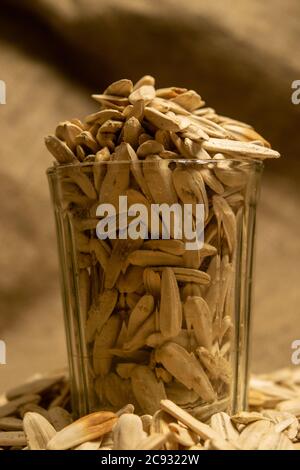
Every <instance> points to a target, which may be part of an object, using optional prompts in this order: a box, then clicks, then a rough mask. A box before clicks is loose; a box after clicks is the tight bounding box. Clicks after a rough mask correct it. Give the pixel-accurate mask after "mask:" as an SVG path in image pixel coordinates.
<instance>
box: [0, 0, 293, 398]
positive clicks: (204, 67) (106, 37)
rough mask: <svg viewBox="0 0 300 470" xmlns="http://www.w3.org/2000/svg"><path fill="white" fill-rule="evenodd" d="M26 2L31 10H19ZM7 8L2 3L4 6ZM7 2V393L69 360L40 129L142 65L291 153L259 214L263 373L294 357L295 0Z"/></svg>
mask: <svg viewBox="0 0 300 470" xmlns="http://www.w3.org/2000/svg"><path fill="white" fill-rule="evenodd" d="M20 3H21V4H22V9H20V6H19V5H20ZM6 4H7V6H6V7H5V5H6ZM180 5H181V2H180V1H175V0H172V1H171V0H169V1H167V0H160V1H156V0H154V1H147V2H146V1H144V0H140V1H137V0H130V1H123V2H122V1H116V0H114V1H112V0H109V1H108V0H106V1H104V0H103V1H101V2H98V1H96V0H95V1H93V0H85V1H83V0H81V1H75V0H74V1H72V0H63V1H60V2H57V1H54V0H53V1H51V0H38V1H34V2H30V1H23V2H17V1H11V0H10V1H9V2H8V1H7V2H3V6H2V11H1V18H0V79H2V80H5V81H6V84H7V104H6V105H3V106H0V123H1V125H0V155H1V166H0V192H1V194H0V223H1V225H0V227H1V231H0V243H1V245H0V246H1V250H0V266H1V270H0V308H1V317H0V339H4V340H5V341H6V343H7V359H8V364H7V365H6V366H0V390H1V389H6V388H8V387H9V386H11V385H12V384H13V383H16V382H19V381H22V380H23V379H24V378H26V377H27V376H28V375H29V374H31V373H34V372H36V371H42V370H44V369H52V368H57V367H60V366H61V365H63V364H64V363H65V360H66V354H65V344H64V329H63V319H62V308H61V302H60V295H59V285H58V266H57V256H56V245H55V235H54V224H53V218H52V213H51V208H50V203H49V196H48V187H47V182H46V177H45V169H46V167H47V166H49V165H50V164H51V158H50V157H49V156H48V155H47V153H46V152H45V150H44V146H43V136H44V135H46V134H48V133H49V132H51V131H52V129H53V128H54V126H55V124H56V123H57V122H58V121H59V120H63V119H65V118H69V117H70V118H71V117H74V116H76V115H79V116H81V115H84V114H87V113H89V112H92V111H93V110H94V109H95V105H94V104H93V102H92V101H91V100H90V99H89V94H90V93H91V92H92V91H100V90H101V89H102V88H103V87H105V86H106V85H107V84H108V83H109V82H110V81H112V80H114V79H118V78H120V77H125V76H126V77H129V78H132V79H133V80H134V79H137V78H138V77H139V76H140V75H142V74H144V73H151V74H154V75H155V76H157V77H158V84H159V85H161V86H168V85H173V84H176V85H179V86H180V85H185V86H189V87H192V88H195V89H197V90H198V91H199V92H200V93H201V95H202V96H203V97H204V99H206V100H207V102H208V104H209V105H212V106H214V107H216V108H217V109H218V111H219V112H220V113H224V114H228V115H231V116H233V117H237V118H241V119H244V120H248V121H249V122H251V123H253V124H254V125H255V126H256V128H257V129H258V130H259V131H261V132H263V133H264V135H265V136H266V137H267V138H269V139H270V140H271V141H272V143H273V146H274V147H275V148H278V149H279V150H280V151H281V152H282V154H283V159H282V160H281V161H276V162H270V163H268V165H267V168H266V171H265V174H264V179H263V189H262V194H261V204H260V208H259V214H258V233H257V257H256V283H255V303H254V311H253V313H254V328H253V341H252V345H253V347H252V352H253V354H252V356H253V362H252V364H253V369H254V370H259V371H262V370H267V369H273V368H275V367H281V366H288V365H290V355H291V349H290V345H291V342H292V340H294V339H296V338H300V321H299V304H300V302H299V300H300V293H299V280H300V263H299V256H300V237H299V230H300V218H299V189H298V187H299V175H300V170H299V168H300V164H299V161H300V160H299V115H300V105H299V106H298V107H297V106H294V105H292V104H291V100H290V96H291V82H292V81H293V80H295V79H300V70H299V69H300V62H299V53H298V52H297V45H298V44H299V40H300V25H299V21H298V20H297V18H299V14H300V5H299V2H298V1H296V0H287V1H286V2H282V1H279V0H272V1H270V0H269V1H266V2H261V1H259V0H240V1H239V2H233V1H229V0H222V2H219V1H215V2H212V1H208V0H207V1H206V0H205V1H201V2H198V1H197V0H193V1H192V0H191V1H187V2H184V5H185V6H184V10H182V7H181V6H180Z"/></svg>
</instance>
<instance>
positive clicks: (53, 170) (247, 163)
mask: <svg viewBox="0 0 300 470" xmlns="http://www.w3.org/2000/svg"><path fill="white" fill-rule="evenodd" d="M162 162H164V163H167V164H170V163H180V164H193V165H195V164H201V165H203V166H207V165H208V164H215V165H217V164H218V163H225V162H226V163H227V162H228V163H230V164H231V165H233V167H235V166H239V167H240V166H242V167H246V168H260V169H262V168H263V166H264V162H263V160H255V159H251V158H224V160H215V159H214V158H210V159H205V160H198V159H196V158H171V159H168V158H161V159H160V160H157V161H154V162H153V161H151V162H150V161H146V160H136V161H129V160H120V161H115V160H107V161H103V162H95V161H91V162H79V161H78V162H75V163H73V162H72V163H62V164H60V163H58V164H57V163H56V162H55V161H54V162H53V165H52V166H50V167H48V168H47V169H46V173H47V175H52V174H57V172H58V171H59V170H64V169H68V168H88V167H93V166H97V165H148V164H149V165H151V164H153V163H158V164H161V163H162ZM241 164H242V165H241ZM228 170H230V168H228Z"/></svg>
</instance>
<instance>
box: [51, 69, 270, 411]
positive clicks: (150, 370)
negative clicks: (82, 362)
mask: <svg viewBox="0 0 300 470" xmlns="http://www.w3.org/2000/svg"><path fill="white" fill-rule="evenodd" d="M93 98H94V99H95V100H96V101H97V102H98V103H100V110H99V111H97V112H95V113H93V114H91V115H89V116H87V117H86V118H85V119H84V120H83V122H82V121H81V120H79V119H72V120H71V121H66V122H62V123H59V125H58V126H57V128H56V132H55V135H52V136H49V137H47V138H46V146H47V148H48V150H49V151H50V152H51V153H52V154H53V156H54V157H55V158H56V160H57V162H58V164H61V171H60V176H61V188H60V193H61V197H62V201H63V203H62V204H63V208H64V210H65V213H66V214H67V217H65V220H67V221H68V223H70V221H71V224H72V230H73V232H74V238H75V245H76V256H75V258H76V260H77V268H78V272H77V273H76V278H77V279H78V283H77V285H76V287H75V288H76V289H77V294H76V293H73V295H74V298H80V308H81V314H80V317H81V318H82V319H83V322H84V325H83V326H84V331H85V334H84V343H85V344H84V346H83V348H84V351H85V356H87V357H89V358H90V364H89V371H88V374H89V378H88V381H89V383H90V389H91V390H90V392H91V393H90V395H91V397H92V398H91V400H92V402H93V404H92V406H91V408H93V409H94V408H96V409H98V408H99V407H100V408H101V409H106V410H112V411H114V410H117V409H119V408H122V407H123V406H124V405H125V404H126V403H134V405H135V407H136V410H138V412H139V414H144V413H146V414H151V415H153V413H154V412H155V411H157V410H158V409H159V408H160V403H161V400H166V399H170V400H172V401H173V402H174V403H176V404H177V405H179V406H184V407H185V408H186V409H187V410H189V408H190V407H193V409H194V410H195V408H196V407H197V406H198V405H199V410H200V412H201V409H202V407H203V406H205V405H207V404H209V403H214V404H216V407H215V408H214V411H217V410H218V403H221V402H222V401H223V410H224V409H226V406H224V403H225V401H226V400H227V402H228V398H229V395H230V385H231V383H232V375H233V374H232V367H231V360H232V357H231V350H232V342H233V339H232V337H233V335H232V333H233V327H234V325H233V324H232V319H231V318H232V312H233V301H234V296H235V293H234V276H235V272H234V266H235V254H236V245H237V243H236V238H237V225H238V224H240V225H241V224H243V223H244V224H245V222H243V217H244V213H245V206H246V205H247V202H245V200H246V197H247V196H246V191H247V184H248V183H247V182H248V179H249V175H248V173H247V165H246V166H243V164H242V163H241V166H240V167H239V165H238V164H236V165H232V163H231V159H236V161H241V162H247V160H248V159H259V160H262V159H265V158H277V157H279V154H278V152H276V151H274V150H271V149H270V146H269V144H268V143H267V142H266V141H265V139H263V138H262V137H261V136H260V135H259V134H257V133H256V132H255V131H254V129H253V128H252V127H251V126H249V125H247V124H244V123H241V122H238V121H235V120H233V119H229V118H226V117H223V116H219V115H218V114H216V112H215V111H214V110H213V109H211V108H208V107H205V103H204V101H203V100H202V98H201V97H200V96H199V95H198V94H197V93H196V92H195V91H193V90H187V89H185V88H178V87H170V88H161V89H155V87H154V78H153V77H150V76H145V77H143V78H141V79H140V80H139V81H138V82H137V83H136V84H135V85H133V83H132V82H131V81H130V80H126V79H123V80H119V81H118V82H115V83H113V84H111V85H110V86H109V87H108V88H107V89H106V90H105V91H104V93H103V94H100V95H93ZM108 162H111V163H118V164H117V165H113V164H111V165H107V164H106V163H108ZM170 162H171V163H170ZM187 162H188V165H186V163H187ZM193 162H195V163H193ZM199 162H201V163H202V164H200V165H199ZM205 162H206V163H205ZM79 163H83V164H81V165H79ZM63 164H68V165H67V166H63ZM85 164H86V165H85ZM58 168H59V165H58ZM120 195H125V196H127V198H128V204H130V205H132V204H134V203H142V204H144V206H145V207H147V208H148V207H149V205H150V204H152V203H155V204H163V203H167V204H169V205H171V204H174V203H177V202H179V203H180V204H191V205H192V206H193V207H194V206H195V205H196V204H198V203H203V204H204V207H205V236H204V238H205V243H204V246H203V247H202V248H201V249H199V250H193V251H188V250H186V249H185V243H184V240H178V239H175V238H173V239H172V238H171V239H170V240H164V239H158V240H152V239H151V240H144V239H137V240H130V239H127V240H124V239H121V238H118V239H117V240H105V241H104V240H99V239H98V238H97V235H96V230H95V229H96V226H97V223H98V221H99V219H97V217H96V208H97V206H98V204H100V203H111V204H113V205H114V207H117V200H118V198H119V196H120ZM244 228H245V227H244ZM74 269H75V268H74V266H73V267H72V268H70V271H72V270H73V271H74Z"/></svg>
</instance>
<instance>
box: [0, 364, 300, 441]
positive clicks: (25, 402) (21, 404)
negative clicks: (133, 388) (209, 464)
mask: <svg viewBox="0 0 300 470" xmlns="http://www.w3.org/2000/svg"><path fill="white" fill-rule="evenodd" d="M299 372H300V370H299V369H293V370H290V369H284V370H280V371H277V372H274V373H272V374H268V375H263V376H256V377H253V378H252V380H251V382H250V396H249V401H250V409H251V411H249V412H245V411H244V412H240V413H238V414H236V415H235V416H231V417H230V416H229V415H228V414H226V413H224V412H218V413H215V414H214V415H213V416H212V417H211V418H210V420H209V421H208V422H204V421H206V420H205V417H203V419H201V421H200V419H199V420H198V419H195V418H194V417H192V416H191V415H190V414H189V413H187V412H186V411H185V410H183V409H182V408H180V407H178V406H177V405H175V403H173V402H171V401H170V400H162V401H161V403H160V410H159V411H157V412H155V413H154V415H153V416H151V415H149V414H145V415H142V416H138V415H136V414H134V406H133V405H132V404H128V405H126V406H125V407H123V408H122V409H120V410H119V411H117V412H116V413H113V412H111V411H99V412H95V413H92V414H90V415H87V416H84V417H83V418H80V419H79V420H77V421H74V422H73V421H72V418H71V415H70V414H69V412H68V411H67V410H66V409H65V408H64V406H67V403H68V400H69V392H68V383H67V381H66V378H65V377H64V376H63V375H61V374H59V375H55V376H54V375H52V376H47V377H40V378H38V379H35V380H32V381H30V382H28V383H26V384H24V385H22V386H20V387H17V388H15V389H13V390H10V391H9V392H7V394H6V397H7V400H4V399H3V403H2V402H1V400H0V403H1V405H0V447H1V448H2V449H11V450H13V449H30V450H43V449H50V450H64V449H74V450H111V449H114V450H131V449H136V450H152V449H163V450H209V449H216V450H218V449H222V450H257V449H259V450H300V427H299V418H300V373H299ZM22 418H23V419H22Z"/></svg>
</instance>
